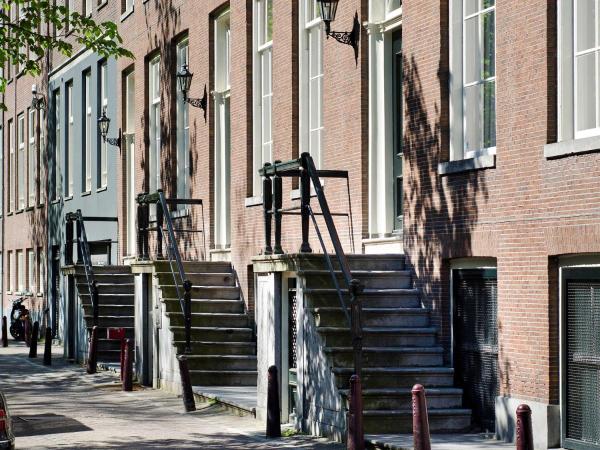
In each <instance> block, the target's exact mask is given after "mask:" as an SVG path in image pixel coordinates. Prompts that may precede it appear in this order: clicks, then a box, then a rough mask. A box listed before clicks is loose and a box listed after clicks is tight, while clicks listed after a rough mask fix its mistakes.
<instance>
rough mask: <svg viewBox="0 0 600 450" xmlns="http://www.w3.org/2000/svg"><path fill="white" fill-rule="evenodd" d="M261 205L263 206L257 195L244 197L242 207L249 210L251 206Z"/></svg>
mask: <svg viewBox="0 0 600 450" xmlns="http://www.w3.org/2000/svg"><path fill="white" fill-rule="evenodd" d="M262 204H263V198H262V195H257V196H255V197H246V199H245V200H244V206H246V208H251V207H253V206H259V205H262Z"/></svg>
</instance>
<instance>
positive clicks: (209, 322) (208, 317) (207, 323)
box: [166, 311, 248, 328]
mask: <svg viewBox="0 0 600 450" xmlns="http://www.w3.org/2000/svg"><path fill="white" fill-rule="evenodd" d="M166 315H167V317H168V318H169V321H170V324H171V325H174V326H183V325H184V324H185V323H184V317H183V313H182V312H181V311H178V312H168V313H166ZM192 326H194V327H230V328H244V327H247V326H248V316H247V315H246V314H223V313H192Z"/></svg>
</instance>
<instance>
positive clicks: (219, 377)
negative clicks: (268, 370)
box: [190, 370, 257, 386]
mask: <svg viewBox="0 0 600 450" xmlns="http://www.w3.org/2000/svg"><path fill="white" fill-rule="evenodd" d="M256 377H257V372H256V371H255V370H190V378H191V379H192V385H194V386H256Z"/></svg>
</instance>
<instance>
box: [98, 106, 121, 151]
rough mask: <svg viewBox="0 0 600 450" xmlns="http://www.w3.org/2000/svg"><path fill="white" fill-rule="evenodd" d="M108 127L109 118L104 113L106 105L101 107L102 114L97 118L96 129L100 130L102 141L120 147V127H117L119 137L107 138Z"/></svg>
mask: <svg viewBox="0 0 600 450" xmlns="http://www.w3.org/2000/svg"><path fill="white" fill-rule="evenodd" d="M109 128H110V118H109V117H108V116H107V115H106V107H104V108H102V115H101V116H100V118H99V119H98V129H99V130H100V136H102V140H103V141H104V142H108V143H109V144H110V145H114V146H115V147H119V149H120V148H121V129H120V128H119V137H116V138H107V137H106V136H107V135H108V129H109Z"/></svg>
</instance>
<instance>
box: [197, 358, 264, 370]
mask: <svg viewBox="0 0 600 450" xmlns="http://www.w3.org/2000/svg"><path fill="white" fill-rule="evenodd" d="M187 358H188V364H189V366H190V370H224V371H229V370H250V371H256V356H254V355H188V356H187Z"/></svg>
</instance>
